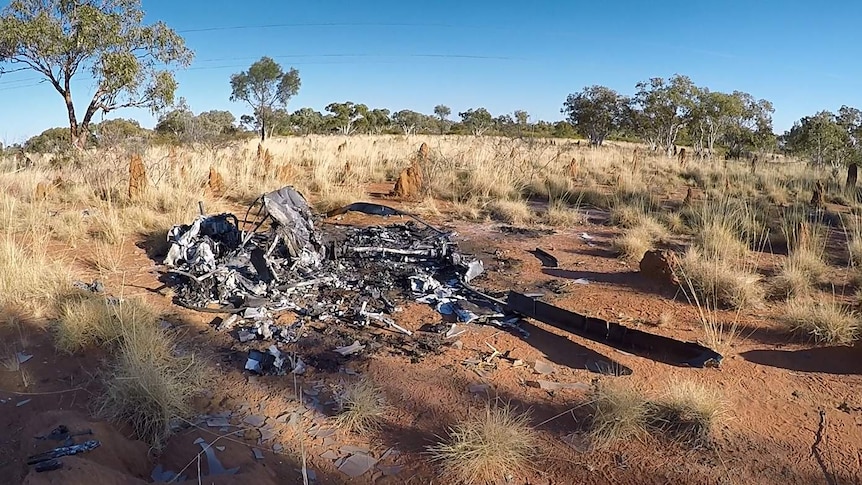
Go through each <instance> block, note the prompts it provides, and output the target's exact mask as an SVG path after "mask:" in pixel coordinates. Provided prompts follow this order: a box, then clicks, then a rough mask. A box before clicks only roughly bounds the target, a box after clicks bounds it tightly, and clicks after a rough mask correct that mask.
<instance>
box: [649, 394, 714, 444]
mask: <svg viewBox="0 0 862 485" xmlns="http://www.w3.org/2000/svg"><path fill="white" fill-rule="evenodd" d="M652 408H653V409H652V411H651V421H652V426H654V427H656V428H657V429H659V430H661V431H662V432H664V433H667V434H669V435H671V436H673V437H675V438H677V439H679V440H681V441H683V442H685V443H687V444H689V445H693V446H699V445H703V444H706V442H708V440H709V438H710V436H711V434H712V432H713V430H714V428H715V424H716V422H717V421H718V420H719V419H720V418H721V416H722V415H723V413H724V401H723V400H722V398H721V395H720V394H719V393H718V392H717V391H715V390H714V389H710V388H708V387H705V386H703V385H701V384H698V383H695V382H691V381H674V382H673V383H671V384H670V386H668V388H667V390H666V391H665V393H664V394H663V395H662V396H661V397H660V398H659V399H657V400H656V401H654V402H653V404H652Z"/></svg>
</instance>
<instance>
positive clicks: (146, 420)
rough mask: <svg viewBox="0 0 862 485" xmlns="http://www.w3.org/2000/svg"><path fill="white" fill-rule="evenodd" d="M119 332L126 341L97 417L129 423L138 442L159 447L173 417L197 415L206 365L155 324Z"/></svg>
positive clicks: (106, 384) (97, 405) (106, 383)
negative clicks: (196, 400) (196, 402)
mask: <svg viewBox="0 0 862 485" xmlns="http://www.w3.org/2000/svg"><path fill="white" fill-rule="evenodd" d="M121 328H122V332H121V333H120V336H119V337H120V339H121V342H122V343H121V344H120V346H119V348H118V351H119V352H118V355H117V359H116V361H115V362H114V363H113V365H112V366H111V367H110V368H109V369H108V370H107V374H106V375H107V376H108V377H107V379H106V382H105V390H104V393H103V394H102V395H101V396H100V397H99V398H98V400H97V402H96V414H98V415H99V416H100V417H102V418H105V419H108V420H111V421H113V422H115V423H128V424H129V425H131V427H132V429H133V430H134V432H135V435H136V436H137V437H138V438H139V439H142V440H144V441H146V442H147V443H149V444H150V445H151V446H153V447H154V448H155V449H160V448H161V446H162V445H163V444H164V442H165V440H166V439H167V437H168V436H170V434H171V426H170V422H171V419H173V418H189V417H190V416H191V414H192V413H193V408H192V405H191V401H192V398H193V397H194V396H195V395H196V394H197V393H198V392H200V390H201V388H202V386H203V385H204V384H205V382H206V375H207V374H206V371H205V367H204V366H203V365H202V363H201V362H200V361H198V360H197V359H196V358H195V356H194V354H191V353H183V352H181V351H179V349H177V347H176V344H175V343H174V339H173V337H172V336H171V335H169V334H167V333H165V332H164V331H162V330H161V329H159V328H158V326H157V324H156V322H155V320H152V321H150V322H149V324H148V325H146V326H135V325H128V326H122V327H121Z"/></svg>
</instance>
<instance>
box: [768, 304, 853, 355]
mask: <svg viewBox="0 0 862 485" xmlns="http://www.w3.org/2000/svg"><path fill="white" fill-rule="evenodd" d="M783 321H784V323H785V324H786V325H787V327H788V328H789V329H790V330H791V331H793V332H796V333H799V334H802V335H804V336H806V337H808V338H809V339H811V340H814V341H816V342H818V343H827V344H837V345H850V344H852V343H853V342H855V341H856V340H857V339H858V338H859V333H860V321H859V316H858V315H857V314H855V313H854V312H853V311H851V310H850V309H849V308H846V307H845V306H844V305H843V304H841V303H840V302H838V301H836V300H835V299H834V298H832V299H827V300H825V301H810V300H802V299H794V300H790V301H788V302H787V305H786V307H785V309H784V316H783Z"/></svg>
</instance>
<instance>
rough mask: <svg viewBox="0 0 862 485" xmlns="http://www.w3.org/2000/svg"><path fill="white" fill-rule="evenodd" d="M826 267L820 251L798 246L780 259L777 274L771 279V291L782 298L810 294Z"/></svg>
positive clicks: (824, 272)
mask: <svg viewBox="0 0 862 485" xmlns="http://www.w3.org/2000/svg"><path fill="white" fill-rule="evenodd" d="M827 269H828V266H827V264H826V262H825V261H824V260H823V254H822V252H820V251H818V250H816V249H812V248H808V247H799V248H797V249H795V250H794V251H793V252H791V253H790V256H788V257H787V258H786V259H785V260H784V261H782V263H781V268H780V269H779V271H778V274H777V275H776V276H775V278H773V280H772V284H771V286H772V293H773V294H774V295H776V296H779V297H783V298H796V297H804V296H807V295H810V294H811V292H812V291H813V290H814V288H813V287H814V286H815V285H816V284H817V283H819V282H820V281H821V280H822V278H823V276H824V275H825V274H826V271H827Z"/></svg>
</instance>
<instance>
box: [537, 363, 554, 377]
mask: <svg viewBox="0 0 862 485" xmlns="http://www.w3.org/2000/svg"><path fill="white" fill-rule="evenodd" d="M533 369H534V370H535V371H536V372H538V373H539V374H544V375H548V374H553V373H554V366H552V365H551V364H549V363H547V362H542V361H541V360H537V361H536V363H535V364H534V365H533Z"/></svg>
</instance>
